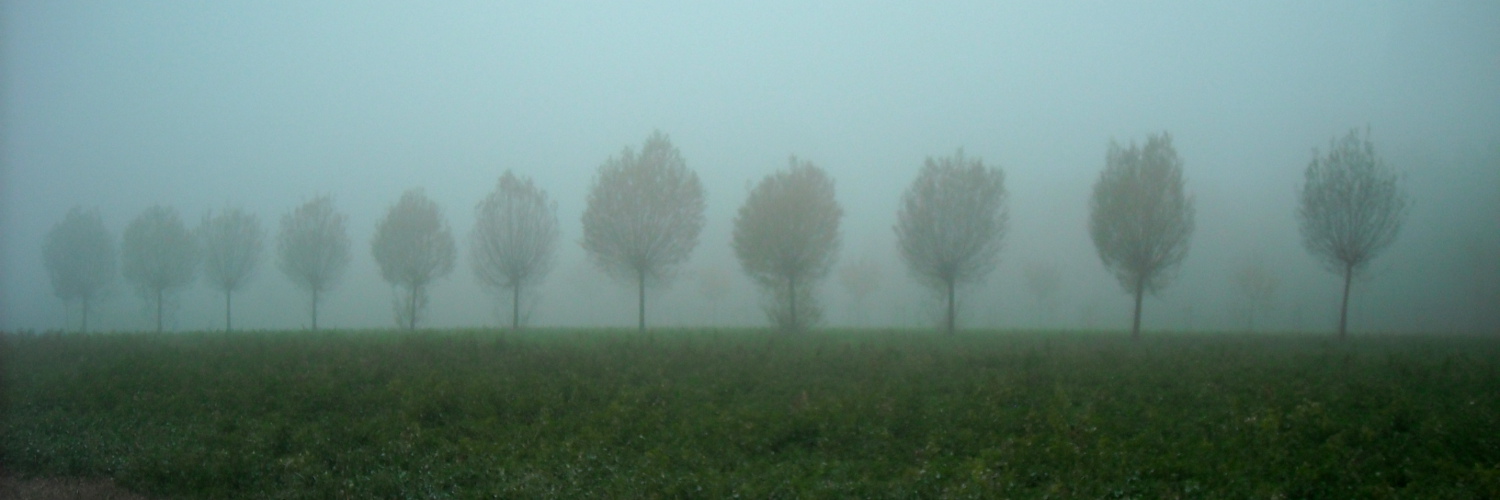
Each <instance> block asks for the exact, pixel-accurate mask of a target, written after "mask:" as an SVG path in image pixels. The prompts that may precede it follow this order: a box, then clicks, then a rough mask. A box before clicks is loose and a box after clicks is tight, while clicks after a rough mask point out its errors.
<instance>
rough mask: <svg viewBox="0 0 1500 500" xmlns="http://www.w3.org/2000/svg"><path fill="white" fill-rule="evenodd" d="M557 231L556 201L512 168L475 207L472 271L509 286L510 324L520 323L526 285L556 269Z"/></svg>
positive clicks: (498, 286) (494, 284)
mask: <svg viewBox="0 0 1500 500" xmlns="http://www.w3.org/2000/svg"><path fill="white" fill-rule="evenodd" d="M557 235H558V231H557V202H555V201H551V200H550V199H548V197H547V192H546V191H543V190H541V189H538V188H537V187H536V184H534V183H533V182H532V181H531V179H530V178H520V177H516V175H515V174H513V173H511V172H510V171H508V170H507V171H506V172H505V175H502V176H501V177H500V181H499V183H498V184H497V185H496V186H495V191H493V192H491V193H490V194H489V196H486V197H485V198H484V200H483V201H481V202H479V204H478V205H477V206H475V207H474V232H472V233H470V247H471V251H470V257H471V258H472V260H473V264H474V276H475V278H477V279H478V280H479V283H480V284H481V285H484V286H486V287H488V288H490V289H492V290H495V291H500V292H504V291H508V292H510V294H511V308H510V314H511V315H510V318H511V320H510V326H511V328H512V329H518V328H520V327H521V291H522V288H525V287H530V286H535V285H537V284H539V283H541V281H542V278H544V277H546V275H547V273H548V272H549V271H551V270H552V265H553V262H554V257H555V255H556V252H557Z"/></svg>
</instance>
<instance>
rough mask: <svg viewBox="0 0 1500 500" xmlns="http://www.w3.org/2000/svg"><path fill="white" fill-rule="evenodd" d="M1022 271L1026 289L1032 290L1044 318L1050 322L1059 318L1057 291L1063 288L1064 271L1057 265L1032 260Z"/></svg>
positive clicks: (1032, 296)
mask: <svg viewBox="0 0 1500 500" xmlns="http://www.w3.org/2000/svg"><path fill="white" fill-rule="evenodd" d="M1021 273H1022V274H1021V279H1023V280H1025V282H1026V290H1027V291H1030V292H1031V298H1032V300H1035V301H1036V307H1037V309H1038V310H1040V311H1042V316H1043V318H1044V319H1046V320H1047V321H1048V322H1052V321H1055V320H1057V293H1058V291H1059V290H1061V289H1062V273H1060V272H1058V270H1057V265H1056V264H1053V263H1050V262H1047V263H1043V262H1036V261H1032V262H1028V263H1026V268H1025V269H1024V270H1023V271H1021Z"/></svg>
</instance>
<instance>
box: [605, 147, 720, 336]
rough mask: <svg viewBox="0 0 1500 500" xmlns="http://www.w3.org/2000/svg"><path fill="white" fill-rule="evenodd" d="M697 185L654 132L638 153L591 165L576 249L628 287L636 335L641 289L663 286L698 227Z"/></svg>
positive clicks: (642, 313)
mask: <svg viewBox="0 0 1500 500" xmlns="http://www.w3.org/2000/svg"><path fill="white" fill-rule="evenodd" d="M703 208H704V202H703V184H701V183H700V182H699V181H698V174H697V173H694V172H693V171H692V170H689V169H688V168H687V163H686V162H685V161H683V159H682V154H681V153H679V152H678V151H677V148H676V147H674V146H672V141H671V140H670V139H668V138H667V135H666V134H663V133H661V132H660V131H658V132H654V133H652V134H651V137H649V138H647V139H646V144H645V145H644V146H643V147H642V148H641V151H640V154H636V153H635V152H634V151H631V150H630V148H628V147H627V148H625V150H624V151H622V152H621V153H620V156H618V157H611V158H610V159H609V160H608V161H606V162H604V164H603V165H600V166H599V172H598V174H597V175H595V177H594V180H593V183H592V185H591V186H590V188H589V203H588V208H586V209H585V210H584V212H583V248H584V250H587V251H588V253H589V257H590V258H592V259H593V261H594V264H595V265H597V266H599V268H600V269H603V270H604V271H605V272H606V273H609V274H610V275H611V276H613V277H614V278H615V279H618V280H621V281H628V282H634V283H635V285H636V292H637V294H638V295H637V296H638V297H639V299H640V300H639V302H638V305H639V316H638V318H639V322H638V326H639V328H640V330H642V331H644V330H645V329H646V285H647V284H648V283H665V282H668V281H670V279H671V278H672V276H673V271H674V270H675V268H676V267H677V266H678V265H680V264H681V263H682V262H684V261H686V260H687V258H688V256H689V255H690V254H692V252H693V247H696V246H697V245H698V233H699V232H701V231H702V230H703Z"/></svg>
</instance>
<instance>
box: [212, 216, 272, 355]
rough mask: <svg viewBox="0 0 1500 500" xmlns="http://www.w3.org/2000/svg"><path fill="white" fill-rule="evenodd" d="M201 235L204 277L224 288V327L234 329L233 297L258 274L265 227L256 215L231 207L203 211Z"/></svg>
mask: <svg viewBox="0 0 1500 500" xmlns="http://www.w3.org/2000/svg"><path fill="white" fill-rule="evenodd" d="M198 238H199V239H200V240H202V243H203V278H204V279H205V280H208V283H209V284H210V285H212V286H213V287H214V288H216V289H218V290H219V291H222V292H224V331H226V332H228V331H231V330H233V329H234V316H233V314H232V311H233V304H232V303H231V302H230V298H231V297H232V296H233V295H234V292H235V291H237V290H239V289H240V288H243V287H244V286H245V284H246V283H248V282H249V281H250V277H251V276H252V275H254V274H255V268H256V267H257V266H258V265H259V264H260V253H261V241H263V240H264V239H265V231H264V230H262V229H261V227H260V219H257V218H256V217H255V216H254V215H252V214H249V213H247V212H245V211H243V210H240V209H238V208H228V209H225V210H224V211H222V212H219V214H218V215H214V214H213V212H209V213H208V214H207V215H204V216H203V222H202V223H200V224H199V226H198Z"/></svg>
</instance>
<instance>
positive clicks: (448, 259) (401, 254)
mask: <svg viewBox="0 0 1500 500" xmlns="http://www.w3.org/2000/svg"><path fill="white" fill-rule="evenodd" d="M370 251H371V253H373V254H374V256H375V262H376V263H377V264H379V265H380V277H381V278H383V279H385V281H386V282H387V283H390V284H392V285H394V286H396V287H399V288H404V289H406V292H405V296H404V297H399V296H398V297H397V298H396V301H395V302H396V303H395V304H394V309H395V311H396V324H398V325H401V326H405V327H406V328H408V329H416V328H417V319H418V317H419V315H420V314H421V312H422V310H423V309H424V308H425V307H426V305H427V301H428V295H427V287H428V285H431V284H432V282H433V281H434V280H437V279H438V278H441V277H443V276H446V275H448V273H449V272H452V271H453V261H454V259H455V258H456V257H457V249H456V247H455V245H454V242H453V232H452V231H451V230H449V228H448V223H447V222H446V221H444V220H443V214H442V211H441V210H439V209H438V206H437V203H434V202H433V201H432V200H431V199H429V198H427V195H426V194H424V193H423V192H422V190H421V189H412V190H408V191H406V192H405V193H403V194H402V195H401V200H400V201H397V202H396V204H395V205H393V206H391V208H390V210H389V211H387V212H386V215H385V218H383V219H381V220H380V222H379V223H378V224H376V226H375V237H374V239H372V240H371V241H370Z"/></svg>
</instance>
